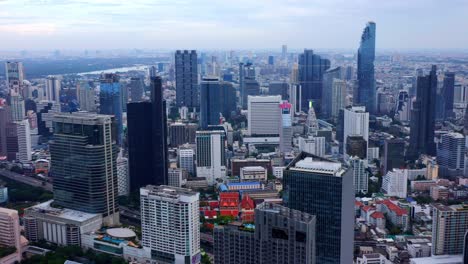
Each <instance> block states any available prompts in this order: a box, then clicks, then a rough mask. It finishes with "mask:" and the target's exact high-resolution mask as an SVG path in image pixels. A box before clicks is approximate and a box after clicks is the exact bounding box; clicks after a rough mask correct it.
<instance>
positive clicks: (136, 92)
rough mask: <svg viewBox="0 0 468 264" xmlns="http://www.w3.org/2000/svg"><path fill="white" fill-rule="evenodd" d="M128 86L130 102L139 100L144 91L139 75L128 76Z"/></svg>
mask: <svg viewBox="0 0 468 264" xmlns="http://www.w3.org/2000/svg"><path fill="white" fill-rule="evenodd" d="M128 86H129V90H130V100H131V101H132V102H138V101H141V99H142V97H143V92H144V91H143V90H144V83H143V80H142V79H141V78H140V77H132V78H130V83H129V84H128Z"/></svg>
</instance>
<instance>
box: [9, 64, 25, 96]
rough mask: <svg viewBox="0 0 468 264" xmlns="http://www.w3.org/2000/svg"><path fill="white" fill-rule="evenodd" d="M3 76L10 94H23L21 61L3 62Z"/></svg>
mask: <svg viewBox="0 0 468 264" xmlns="http://www.w3.org/2000/svg"><path fill="white" fill-rule="evenodd" d="M5 76H6V82H7V84H8V88H9V89H10V91H9V94H10V95H21V96H24V94H23V81H24V69H23V63H22V62H13V61H7V62H5Z"/></svg>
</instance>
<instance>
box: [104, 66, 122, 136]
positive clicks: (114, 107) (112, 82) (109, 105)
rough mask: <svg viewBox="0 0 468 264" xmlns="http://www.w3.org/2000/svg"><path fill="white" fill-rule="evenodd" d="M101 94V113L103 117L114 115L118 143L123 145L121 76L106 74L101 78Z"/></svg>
mask: <svg viewBox="0 0 468 264" xmlns="http://www.w3.org/2000/svg"><path fill="white" fill-rule="evenodd" d="M100 83H101V84H100V93H99V103H100V107H99V109H100V110H99V113H100V114H103V115H114V117H115V122H116V124H117V135H116V139H117V143H118V144H121V143H122V136H123V124H122V109H123V108H122V102H123V101H122V91H121V86H120V83H119V76H118V75H117V74H113V73H106V74H103V75H102V76H101V80H100Z"/></svg>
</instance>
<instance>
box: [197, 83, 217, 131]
mask: <svg viewBox="0 0 468 264" xmlns="http://www.w3.org/2000/svg"><path fill="white" fill-rule="evenodd" d="M221 94H222V93H221V87H220V84H219V79H218V78H214V77H206V78H203V80H202V82H201V84H200V127H201V129H206V128H207V127H208V126H209V125H219V124H220V119H221V115H222V105H221V103H222V97H221Z"/></svg>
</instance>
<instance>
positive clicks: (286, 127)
mask: <svg viewBox="0 0 468 264" xmlns="http://www.w3.org/2000/svg"><path fill="white" fill-rule="evenodd" d="M291 107H292V106H291V104H290V103H288V101H284V102H283V103H281V104H280V105H279V108H280V109H281V119H280V135H279V136H280V145H279V147H280V151H281V152H283V153H284V152H289V151H291V150H292V139H293V128H292V117H291Z"/></svg>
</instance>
